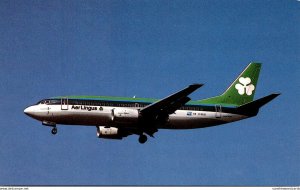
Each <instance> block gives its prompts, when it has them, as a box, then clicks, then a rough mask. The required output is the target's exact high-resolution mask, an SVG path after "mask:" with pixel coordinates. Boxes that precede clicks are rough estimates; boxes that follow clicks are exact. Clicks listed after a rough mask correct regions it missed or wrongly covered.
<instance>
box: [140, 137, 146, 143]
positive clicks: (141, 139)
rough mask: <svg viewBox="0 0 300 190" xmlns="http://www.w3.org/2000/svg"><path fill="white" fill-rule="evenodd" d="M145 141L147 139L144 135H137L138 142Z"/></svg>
mask: <svg viewBox="0 0 300 190" xmlns="http://www.w3.org/2000/svg"><path fill="white" fill-rule="evenodd" d="M146 141H147V136H146V135H141V136H140V137H139V142H140V143H141V144H144V143H145V142H146Z"/></svg>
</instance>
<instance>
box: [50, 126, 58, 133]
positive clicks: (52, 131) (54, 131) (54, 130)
mask: <svg viewBox="0 0 300 190" xmlns="http://www.w3.org/2000/svg"><path fill="white" fill-rule="evenodd" d="M51 133H52V134H53V135H56V133H57V128H56V127H53V129H52V130H51Z"/></svg>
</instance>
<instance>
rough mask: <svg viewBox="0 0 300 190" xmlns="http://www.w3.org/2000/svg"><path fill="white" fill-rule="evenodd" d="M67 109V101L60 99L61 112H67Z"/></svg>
mask: <svg viewBox="0 0 300 190" xmlns="http://www.w3.org/2000/svg"><path fill="white" fill-rule="evenodd" d="M68 109H69V101H68V98H67V97H64V98H62V99H61V110H68Z"/></svg>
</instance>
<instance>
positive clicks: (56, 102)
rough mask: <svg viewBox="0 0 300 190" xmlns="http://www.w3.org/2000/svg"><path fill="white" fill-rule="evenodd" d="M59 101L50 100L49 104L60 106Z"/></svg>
mask: <svg viewBox="0 0 300 190" xmlns="http://www.w3.org/2000/svg"><path fill="white" fill-rule="evenodd" d="M60 101H61V100H50V104H60Z"/></svg>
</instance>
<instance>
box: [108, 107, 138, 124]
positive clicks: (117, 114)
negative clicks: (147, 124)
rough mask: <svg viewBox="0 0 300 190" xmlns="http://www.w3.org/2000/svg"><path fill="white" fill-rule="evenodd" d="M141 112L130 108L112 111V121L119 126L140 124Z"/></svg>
mask: <svg viewBox="0 0 300 190" xmlns="http://www.w3.org/2000/svg"><path fill="white" fill-rule="evenodd" d="M138 118H139V111H138V110H136V109H130V108H115V109H112V110H111V120H112V121H113V122H114V123H118V124H127V123H129V124H134V123H137V122H138Z"/></svg>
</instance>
